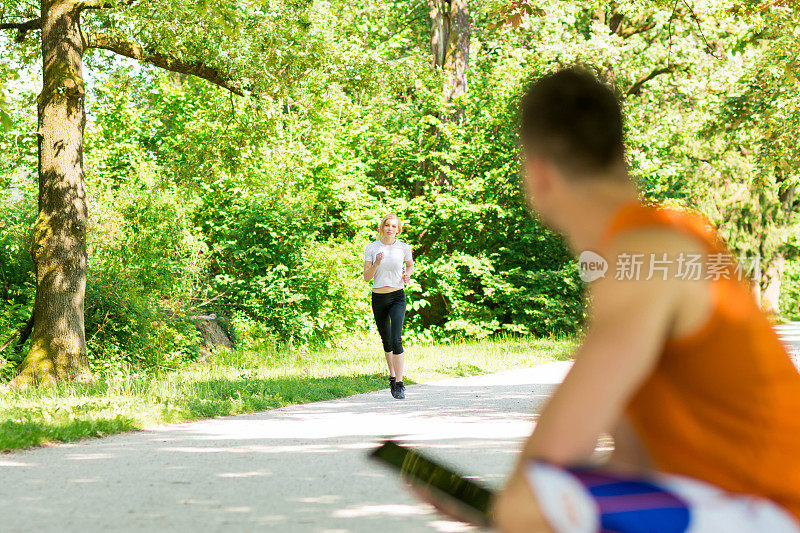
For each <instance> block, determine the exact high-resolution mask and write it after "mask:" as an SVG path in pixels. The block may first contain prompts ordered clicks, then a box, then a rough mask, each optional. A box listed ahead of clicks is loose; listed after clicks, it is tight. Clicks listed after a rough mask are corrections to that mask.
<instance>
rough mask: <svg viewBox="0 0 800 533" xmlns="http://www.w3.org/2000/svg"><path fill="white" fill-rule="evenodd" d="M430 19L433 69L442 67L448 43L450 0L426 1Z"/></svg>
mask: <svg viewBox="0 0 800 533" xmlns="http://www.w3.org/2000/svg"><path fill="white" fill-rule="evenodd" d="M428 12H429V14H430V18H431V60H432V62H433V67H434V68H436V67H439V68H442V67H444V62H445V59H446V57H447V44H448V43H449V42H450V0H428Z"/></svg>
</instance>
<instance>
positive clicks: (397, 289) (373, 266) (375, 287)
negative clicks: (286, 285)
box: [364, 213, 414, 400]
mask: <svg viewBox="0 0 800 533" xmlns="http://www.w3.org/2000/svg"><path fill="white" fill-rule="evenodd" d="M402 229H403V223H402V222H400V218H399V217H398V216H397V215H395V214H394V213H388V214H387V215H386V216H384V217H383V220H381V223H380V226H378V240H376V241H373V242H371V243H369V244H368V245H367V247H366V248H365V249H364V281H370V280H372V314H373V315H374V316H375V324H376V325H377V326H378V333H379V334H380V336H381V342H382V343H383V352H384V355H385V356H386V364H387V365H388V366H389V386H390V387H391V390H392V396H394V397H395V398H397V399H398V400H402V399H403V398H405V397H406V394H405V390H406V389H405V387H404V386H403V367H404V366H405V353H404V352H403V339H402V336H403V318H405V315H406V293H405V290H404V287H405V284H406V283H408V282H409V281H410V280H411V274H412V273H413V272H414V260H413V259H412V257H411V247H410V246H409V245H408V244H406V243H404V242H403V241H401V240H399V239H397V236H398V235H400V232H401V231H402ZM404 265H405V273H403V270H404V269H403V266H404Z"/></svg>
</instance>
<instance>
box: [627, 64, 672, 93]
mask: <svg viewBox="0 0 800 533" xmlns="http://www.w3.org/2000/svg"><path fill="white" fill-rule="evenodd" d="M675 70H686V68H685V67H678V66H677V65H667V66H666V67H659V68H655V69H653V70H651V71H650V74H648V75H647V76H644V77H643V78H639V79H638V80H636V81H635V82H633V85H631V86H630V87H629V88H628V90H627V91H625V94H623V97H628V96H633V95H635V94H639V91H641V90H642V86H643V85H644V84H645V83H647V82H648V81H650V80H652V79H653V78H655V77H656V76H660V75H662V74H667V73H668V72H673V71H675Z"/></svg>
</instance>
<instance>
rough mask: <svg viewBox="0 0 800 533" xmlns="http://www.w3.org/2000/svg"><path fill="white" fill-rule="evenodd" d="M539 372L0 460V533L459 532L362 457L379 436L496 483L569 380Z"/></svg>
mask: <svg viewBox="0 0 800 533" xmlns="http://www.w3.org/2000/svg"><path fill="white" fill-rule="evenodd" d="M569 365H570V363H568V362H553V363H545V364H542V365H539V366H535V367H532V368H524V369H517V370H511V371H507V372H501V373H498V374H491V375H486V376H475V377H469V378H458V379H447V380H442V381H436V382H432V383H427V384H422V385H411V386H407V387H406V394H407V399H406V400H405V401H399V400H395V399H393V398H392V397H391V395H390V394H389V392H388V390H382V391H377V392H371V393H367V394H359V395H357V396H351V397H349V398H342V399H339V400H332V401H326V402H318V403H313V404H305V405H297V406H292V407H286V408H283V409H274V410H270V411H262V412H258V413H251V414H246V415H239V416H231V417H224V418H217V419H213V420H204V421H199V422H192V423H188V424H175V425H167V426H160V427H157V428H154V429H150V430H147V431H141V432H136V433H128V434H123V435H115V436H111V437H107V438H104V439H97V440H85V441H81V442H77V443H72V444H63V445H58V446H52V447H46V448H38V449H33V450H28V451H23V452H17V453H12V454H3V455H0V480H1V481H0V516H2V517H3V518H2V521H1V522H0V530H2V531H3V532H26V533H27V532H30V531H33V530H35V531H37V533H45V532H51V531H52V532H55V531H59V532H62V531H86V532H91V531H138V530H157V531H170V532H184V531H187V532H188V531H192V532H194V531H204V532H206V531H279V532H281V533H294V532H314V533H351V532H352V533H355V532H364V533H367V532H369V533H372V532H375V531H382V530H385V531H403V532H404V533H412V532H437V531H438V532H457V531H465V530H468V529H469V528H467V527H465V526H462V525H460V524H458V523H455V522H450V521H447V520H444V519H442V518H441V517H439V516H438V515H436V514H435V513H434V512H433V511H432V509H431V508H430V507H428V506H426V505H424V504H421V503H418V502H417V501H416V500H414V499H413V498H411V497H410V495H409V494H408V493H407V492H406V491H405V490H404V489H403V488H402V487H401V485H400V483H399V482H398V480H397V477H396V476H395V475H394V474H393V473H391V472H390V471H388V470H387V469H385V468H383V467H381V466H380V465H376V464H374V463H372V462H371V461H368V460H367V459H366V452H367V451H368V450H369V449H370V448H372V447H374V446H375V443H376V442H377V441H378V440H379V439H380V437H384V436H395V437H397V438H399V439H400V440H402V441H404V442H406V443H408V444H411V445H414V446H419V447H420V448H422V449H424V450H426V451H427V452H429V453H430V454H431V455H433V456H435V457H438V458H440V459H441V460H443V461H445V462H447V463H449V464H451V465H453V466H454V467H457V468H460V469H463V470H464V471H467V472H472V473H474V475H475V477H476V478H478V479H480V480H482V481H484V482H486V483H488V484H490V485H498V484H499V483H500V482H501V481H502V479H503V478H504V477H505V475H506V473H507V472H508V471H509V470H510V468H511V466H512V463H513V459H514V454H515V452H516V450H517V448H518V447H519V444H520V442H521V440H522V439H523V438H524V437H525V436H527V435H528V434H529V433H530V431H531V428H532V419H533V416H532V413H534V412H535V410H536V409H537V408H538V407H540V406H541V404H542V402H544V401H545V400H546V398H547V396H548V395H549V394H550V393H551V392H552V390H553V389H554V387H555V386H556V385H557V384H558V383H560V381H561V380H562V379H563V377H564V375H565V374H566V372H567V371H568V369H569Z"/></svg>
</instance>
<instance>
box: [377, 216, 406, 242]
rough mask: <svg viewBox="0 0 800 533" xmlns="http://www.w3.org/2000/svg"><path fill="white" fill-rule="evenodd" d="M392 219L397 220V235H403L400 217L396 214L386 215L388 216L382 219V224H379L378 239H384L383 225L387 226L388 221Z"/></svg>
mask: <svg viewBox="0 0 800 533" xmlns="http://www.w3.org/2000/svg"><path fill="white" fill-rule="evenodd" d="M390 218H395V219H397V235H400V234H401V233H403V221H402V220H400V217H399V216H397V215H395V214H394V213H386V215H384V217H383V218H382V219H381V223H380V224H378V239H383V225H384V224H386V221H387V220H389V219H390Z"/></svg>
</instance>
